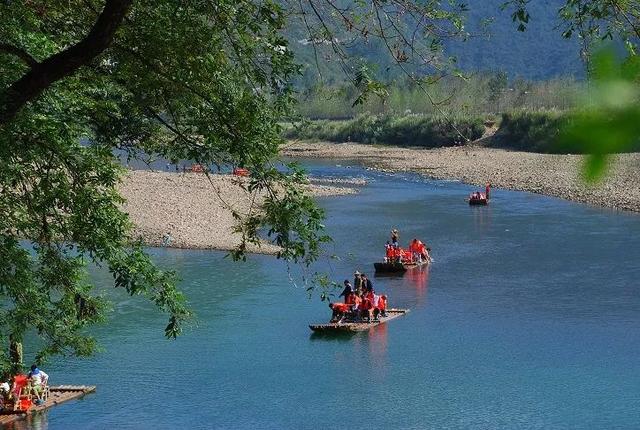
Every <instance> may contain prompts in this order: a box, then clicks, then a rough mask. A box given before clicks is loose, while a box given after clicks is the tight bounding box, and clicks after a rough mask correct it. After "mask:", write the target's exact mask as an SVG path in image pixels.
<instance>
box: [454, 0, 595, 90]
mask: <svg viewBox="0 0 640 430" xmlns="http://www.w3.org/2000/svg"><path fill="white" fill-rule="evenodd" d="M502 3H504V1H503V0H480V1H473V2H470V4H469V9H470V12H469V20H468V24H469V26H468V29H469V31H471V32H473V31H477V30H478V29H479V28H478V24H479V23H480V22H481V20H482V19H485V18H490V17H494V18H495V19H494V21H493V23H492V24H491V25H490V26H489V28H488V29H489V31H490V33H491V34H490V36H489V37H488V38H487V37H474V38H471V39H470V40H469V41H467V42H465V43H455V44H449V46H448V48H449V49H450V52H452V53H453V54H454V55H456V56H457V57H458V64H459V66H460V67H461V68H462V69H463V70H467V71H474V70H490V71H503V72H506V73H507V74H508V76H509V78H515V77H523V78H527V79H536V80H542V79H549V78H553V77H558V76H576V77H583V76H584V69H583V66H582V62H581V61H580V56H579V45H578V41H577V40H576V39H575V38H574V39H565V38H563V37H562V35H561V33H562V31H561V30H560V29H559V27H558V26H559V25H560V24H561V23H560V21H559V19H558V17H557V11H558V9H559V8H560V6H561V5H562V4H564V1H562V0H547V1H537V2H530V3H529V5H528V9H529V13H530V14H531V21H530V24H529V25H528V27H527V31H525V32H519V31H517V30H516V24H514V23H513V21H512V20H511V14H510V13H509V11H501V10H500V5H501V4H502Z"/></svg>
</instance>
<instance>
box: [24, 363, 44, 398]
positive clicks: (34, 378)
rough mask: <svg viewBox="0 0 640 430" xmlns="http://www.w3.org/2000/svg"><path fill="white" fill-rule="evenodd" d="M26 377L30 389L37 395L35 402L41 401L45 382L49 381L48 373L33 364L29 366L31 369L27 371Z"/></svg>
mask: <svg viewBox="0 0 640 430" xmlns="http://www.w3.org/2000/svg"><path fill="white" fill-rule="evenodd" d="M27 377H28V378H29V381H30V382H31V391H32V393H33V394H35V395H36V397H37V400H36V404H38V403H41V402H43V400H44V399H43V393H44V389H45V387H46V385H47V382H48V381H49V375H47V374H46V373H44V372H43V371H42V370H40V369H38V366H36V365H35V364H34V365H32V366H31V371H30V372H29V373H28V375H27Z"/></svg>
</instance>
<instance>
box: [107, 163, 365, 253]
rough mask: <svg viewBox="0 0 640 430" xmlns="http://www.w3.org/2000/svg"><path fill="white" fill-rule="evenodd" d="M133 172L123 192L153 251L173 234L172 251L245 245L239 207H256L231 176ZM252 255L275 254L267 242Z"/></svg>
mask: <svg viewBox="0 0 640 430" xmlns="http://www.w3.org/2000/svg"><path fill="white" fill-rule="evenodd" d="M210 178H211V182H210V181H209V179H207V177H206V176H205V175H203V174H199V173H165V172H150V171H141V170H136V171H131V172H130V173H129V174H128V175H127V177H126V178H125V180H124V182H123V183H122V185H121V187H120V192H121V194H122V196H123V197H124V198H125V199H126V200H127V201H126V203H125V205H124V208H123V209H124V211H125V212H127V213H128V214H129V216H130V217H131V220H132V221H133V223H134V224H135V230H134V234H135V236H137V237H141V238H142V239H143V241H144V242H145V243H146V244H148V245H152V246H159V245H161V244H162V240H163V236H164V235H165V234H166V233H167V232H169V233H170V234H171V238H172V240H171V243H170V246H171V247H175V248H201V249H221V250H229V249H232V248H234V247H235V246H237V245H238V244H239V243H240V237H239V235H237V234H235V233H233V232H232V230H233V226H234V225H235V224H236V221H235V219H234V218H233V216H232V211H231V209H230V208H233V209H234V210H235V211H237V212H238V213H241V214H245V213H247V211H248V210H249V208H250V207H251V196H250V195H248V194H247V193H246V192H245V191H244V190H243V189H242V188H241V187H240V186H239V185H238V183H237V181H238V180H242V179H239V178H236V177H233V176H231V175H210ZM309 189H310V191H311V194H312V195H314V196H332V195H345V194H353V193H355V192H357V190H355V189H353V188H346V187H336V186H330V185H315V184H314V185H310V186H309ZM250 251H251V252H257V253H263V254H274V253H275V252H276V251H277V248H276V247H275V246H273V245H271V244H268V243H265V244H264V245H262V246H261V247H259V248H257V247H254V248H252V249H250Z"/></svg>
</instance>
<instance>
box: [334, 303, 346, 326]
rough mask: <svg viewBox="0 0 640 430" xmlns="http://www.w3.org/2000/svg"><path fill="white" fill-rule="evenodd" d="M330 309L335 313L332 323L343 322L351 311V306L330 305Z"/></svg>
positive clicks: (342, 304)
mask: <svg viewBox="0 0 640 430" xmlns="http://www.w3.org/2000/svg"><path fill="white" fill-rule="evenodd" d="M329 307H330V308H331V310H332V311H333V315H332V316H331V321H330V322H332V323H334V322H338V323H339V322H341V321H342V320H343V319H344V317H345V316H346V314H347V312H349V310H350V309H351V305H348V304H346V303H329Z"/></svg>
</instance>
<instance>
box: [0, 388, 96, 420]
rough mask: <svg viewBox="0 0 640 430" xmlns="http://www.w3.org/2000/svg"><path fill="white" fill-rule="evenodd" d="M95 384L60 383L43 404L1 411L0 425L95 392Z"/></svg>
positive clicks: (51, 389)
mask: <svg viewBox="0 0 640 430" xmlns="http://www.w3.org/2000/svg"><path fill="white" fill-rule="evenodd" d="M95 390H96V387H95V386H94V385H58V386H55V387H51V388H50V394H49V398H48V399H47V400H46V401H45V402H44V403H43V404H41V405H33V406H32V407H31V408H30V409H29V410H28V411H13V410H4V411H2V412H0V426H1V425H4V424H8V423H10V422H13V421H17V420H19V419H21V418H23V417H25V416H26V415H28V414H32V413H34V412H40V411H43V410H45V409H48V408H50V407H52V406H56V405H58V404H60V403H64V402H67V401H69V400H73V399H77V398H80V397H82V396H84V395H85V394H89V393H93V392H94V391H95Z"/></svg>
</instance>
